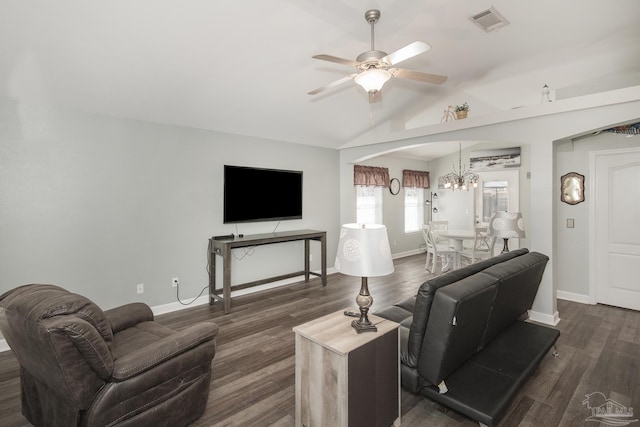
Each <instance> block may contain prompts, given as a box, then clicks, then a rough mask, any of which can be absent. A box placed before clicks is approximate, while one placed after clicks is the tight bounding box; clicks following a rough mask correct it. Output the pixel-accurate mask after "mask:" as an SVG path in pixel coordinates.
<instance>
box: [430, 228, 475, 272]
mask: <svg viewBox="0 0 640 427" xmlns="http://www.w3.org/2000/svg"><path fill="white" fill-rule="evenodd" d="M433 234H434V236H436V237H439V238H443V239H450V240H451V241H452V242H453V248H454V249H455V251H456V254H455V256H454V257H453V268H454V269H457V268H460V252H461V251H462V248H463V243H464V241H465V240H474V239H475V237H476V231H475V230H473V229H449V230H433ZM448 270H449V262H448V261H447V263H446V264H445V265H444V266H442V271H448Z"/></svg>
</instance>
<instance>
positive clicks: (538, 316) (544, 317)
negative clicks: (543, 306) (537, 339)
mask: <svg viewBox="0 0 640 427" xmlns="http://www.w3.org/2000/svg"><path fill="white" fill-rule="evenodd" d="M529 320H533V321H534V322H539V323H544V324H545V325H551V326H556V325H557V324H558V323H560V313H558V312H557V311H556V312H555V313H553V314H546V313H540V312H538V311H533V310H529Z"/></svg>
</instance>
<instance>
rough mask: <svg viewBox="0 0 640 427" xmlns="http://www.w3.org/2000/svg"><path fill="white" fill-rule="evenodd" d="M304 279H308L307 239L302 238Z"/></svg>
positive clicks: (306, 280)
mask: <svg viewBox="0 0 640 427" xmlns="http://www.w3.org/2000/svg"><path fill="white" fill-rule="evenodd" d="M304 281H305V282H308V281H309V239H304Z"/></svg>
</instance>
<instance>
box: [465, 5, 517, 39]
mask: <svg viewBox="0 0 640 427" xmlns="http://www.w3.org/2000/svg"><path fill="white" fill-rule="evenodd" d="M469 19H470V20H471V22H473V23H474V24H476V25H477V26H478V27H480V28H482V30H483V31H486V32H487V33H488V32H489V31H493V30H496V29H498V28H501V27H504V26H505V25H509V21H507V20H506V19H505V17H504V16H502V15H500V14H499V13H498V11H497V10H495V8H493V7H491V8H489V9H487V10H485V11H482V12H480V13H476V14H475V15H473V16H470V17H469Z"/></svg>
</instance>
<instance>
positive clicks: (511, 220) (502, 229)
mask: <svg viewBox="0 0 640 427" xmlns="http://www.w3.org/2000/svg"><path fill="white" fill-rule="evenodd" d="M489 234H491V235H493V236H496V237H499V238H503V239H509V238H512V237H513V238H519V237H525V234H524V220H523V218H522V214H521V213H520V212H505V211H498V212H496V213H495V214H493V216H492V217H491V220H490V221H489Z"/></svg>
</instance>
